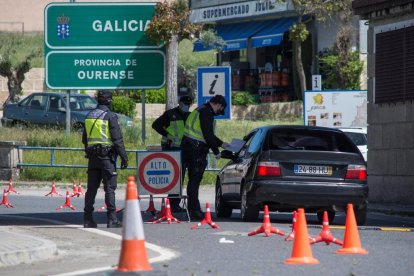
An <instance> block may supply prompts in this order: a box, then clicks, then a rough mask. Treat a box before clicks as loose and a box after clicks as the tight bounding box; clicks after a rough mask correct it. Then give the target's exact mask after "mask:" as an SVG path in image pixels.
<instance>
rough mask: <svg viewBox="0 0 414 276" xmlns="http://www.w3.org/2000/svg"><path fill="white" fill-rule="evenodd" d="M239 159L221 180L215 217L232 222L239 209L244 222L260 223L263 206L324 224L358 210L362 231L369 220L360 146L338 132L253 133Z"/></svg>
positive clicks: (288, 129) (278, 129) (284, 129)
mask: <svg viewBox="0 0 414 276" xmlns="http://www.w3.org/2000/svg"><path fill="white" fill-rule="evenodd" d="M243 140H244V141H245V142H246V144H245V146H244V147H243V148H242V150H241V151H240V152H238V153H232V152H229V151H223V152H222V157H223V158H228V159H231V161H230V162H229V163H228V164H227V165H225V166H224V168H223V169H222V170H221V171H220V172H219V174H218V175H217V181H216V199H215V207H216V215H217V216H218V217H222V218H228V217H230V216H231V214H232V210H233V209H240V210H241V216H242V219H243V220H244V221H254V220H257V219H258V216H259V211H260V210H262V209H263V206H264V205H268V206H269V210H271V211H281V212H291V211H293V210H295V209H297V208H305V209H306V211H307V212H316V213H317V214H318V219H319V221H322V215H323V211H325V210H326V211H328V217H329V221H330V222H332V221H333V219H334V217H335V212H336V211H345V210H346V204H347V203H352V204H353V205H354V211H355V217H356V220H357V223H358V224H359V225H363V224H364V223H365V220H366V213H367V198H368V185H367V173H366V165H365V161H364V158H363V156H362V155H361V152H360V151H359V150H358V148H357V146H355V145H354V143H353V142H352V141H351V140H350V139H349V138H348V137H347V136H346V135H345V134H344V133H343V132H342V131H340V130H337V129H333V128H324V127H309V126H265V127H260V128H257V129H254V130H253V131H251V132H250V133H249V134H247V135H246V136H245V137H244V138H243Z"/></svg>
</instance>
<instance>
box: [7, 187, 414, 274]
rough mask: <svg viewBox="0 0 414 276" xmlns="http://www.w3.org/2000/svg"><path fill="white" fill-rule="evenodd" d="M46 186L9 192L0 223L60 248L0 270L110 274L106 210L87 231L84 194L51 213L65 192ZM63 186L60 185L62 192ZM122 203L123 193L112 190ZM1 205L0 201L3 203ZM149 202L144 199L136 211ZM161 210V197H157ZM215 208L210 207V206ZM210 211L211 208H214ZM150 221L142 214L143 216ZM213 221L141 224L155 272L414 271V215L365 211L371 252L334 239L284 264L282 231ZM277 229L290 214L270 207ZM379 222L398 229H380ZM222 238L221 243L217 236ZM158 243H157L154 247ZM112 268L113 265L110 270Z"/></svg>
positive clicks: (113, 242)
mask: <svg viewBox="0 0 414 276" xmlns="http://www.w3.org/2000/svg"><path fill="white" fill-rule="evenodd" d="M49 190H50V189H48V188H37V189H18V191H19V192H20V194H19V195H10V196H9V200H10V202H11V203H12V204H13V205H14V206H15V208H13V209H6V208H0V225H2V226H5V227H9V228H10V229H11V230H14V231H23V232H26V233H30V234H32V235H36V236H39V237H42V238H44V239H48V240H51V241H53V242H55V243H56V245H57V247H58V253H57V254H56V255H55V256H53V257H52V258H49V259H48V260H45V261H41V262H38V263H33V264H21V265H17V266H10V267H4V268H2V269H1V272H0V275H82V274H87V275H108V274H113V272H112V271H113V266H116V265H117V264H118V261H119V255H120V240H121V236H122V230H121V229H107V228H105V224H106V215H105V213H104V212H99V213H96V215H97V216H96V219H97V222H98V223H99V228H98V230H96V231H85V229H83V228H82V227H81V224H82V217H83V214H82V208H83V198H72V199H71V202H72V204H73V205H74V206H75V207H76V208H77V210H76V211H71V210H69V209H63V210H61V211H55V209H56V208H57V207H59V206H60V205H62V204H63V203H64V201H65V199H64V197H54V198H49V197H45V196H44V195H45V194H46V193H47V192H49ZM212 190H213V189H212V188H211V187H210V188H203V189H202V191H201V195H202V200H201V201H202V202H203V204H205V202H206V201H209V202H210V203H211V204H213V202H214V199H213V198H214V196H213V191H212ZM60 192H62V190H60ZM117 198H118V205H119V206H120V207H122V206H123V198H124V191H123V190H120V191H119V192H118V195H117ZM101 206H103V192H102V191H100V192H99V194H98V198H97V202H96V207H101ZM1 207H3V206H1ZM147 207H148V201H147V200H142V201H141V209H142V210H143V209H146V208H147ZM156 207H157V208H159V200H157V201H156ZM212 209H213V208H212ZM213 211H214V210H213ZM148 219H149V216H148V215H144V221H147V220H148ZM213 220H214V221H215V222H216V223H218V225H219V226H220V229H211V228H210V227H208V226H202V227H200V228H199V229H195V230H192V229H191V226H192V225H194V224H195V223H194V222H191V223H187V222H183V223H180V224H171V225H168V224H155V225H154V224H149V223H144V231H145V236H146V242H147V243H149V244H150V248H148V249H147V252H148V255H149V259H150V261H151V265H152V268H153V270H154V272H152V273H144V275H146V274H155V275H297V274H301V275H413V271H414V264H413V262H412V260H413V259H414V252H413V251H412V248H413V247H414V233H413V232H412V231H411V230H412V229H411V228H414V218H401V217H398V216H389V215H385V214H380V213H369V215H368V221H367V225H366V226H364V227H360V230H359V235H360V240H361V244H362V247H363V248H365V249H366V250H368V251H369V254H368V255H338V254H335V251H336V250H338V249H339V248H340V246H338V245H335V244H330V245H326V244H322V243H319V244H316V245H312V247H311V248H312V252H313V256H314V257H315V258H316V259H318V260H319V262H320V264H318V265H311V266H309V265H285V264H284V263H283V262H284V261H285V260H286V259H288V258H289V257H290V256H291V253H292V245H293V242H286V241H284V237H281V236H275V235H272V236H271V237H265V236H263V235H257V236H252V237H248V236H247V233H249V232H251V231H253V230H255V229H256V228H258V227H259V226H260V225H261V219H260V221H257V222H253V223H246V222H242V221H241V219H240V218H239V214H238V213H237V212H234V213H233V216H232V218H230V219H226V220H219V219H216V218H215V216H214V213H213ZM344 221H345V216H344V215H339V216H337V218H336V219H335V224H334V225H331V230H332V233H333V235H334V236H335V237H336V238H339V239H343V235H344V230H343V227H342V226H343V224H344ZM271 222H272V225H273V226H274V227H277V228H279V229H280V230H282V231H284V232H285V233H290V231H291V229H290V225H291V214H287V213H271ZM307 222H308V231H309V234H310V235H311V236H316V235H317V234H318V233H319V232H320V230H321V229H320V227H319V225H318V223H317V219H316V216H315V215H313V214H307ZM58 223H59V224H58ZM380 227H382V228H385V227H403V229H395V228H393V229H389V230H393V231H379V230H378V229H379V228H380ZM223 239H224V241H226V242H225V243H223V242H222V241H223ZM157 246H158V247H157ZM111 267H112V268H111Z"/></svg>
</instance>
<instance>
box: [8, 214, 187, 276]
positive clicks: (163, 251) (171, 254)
mask: <svg viewBox="0 0 414 276" xmlns="http://www.w3.org/2000/svg"><path fill="white" fill-rule="evenodd" d="M1 216H5V217H14V218H24V219H30V220H38V221H44V222H49V223H53V224H57V225H59V226H60V227H69V228H74V229H79V230H82V231H86V232H90V233H94V234H97V235H101V236H105V237H108V238H113V239H116V240H120V241H122V236H121V235H118V234H115V233H111V232H107V231H103V230H100V229H96V228H83V227H82V226H81V225H78V224H65V223H63V222H62V221H58V220H53V219H45V218H33V217H27V216H20V215H1ZM145 247H146V248H147V249H150V250H153V251H155V252H157V253H158V254H159V256H157V257H153V258H150V259H149V260H148V261H149V262H150V263H157V262H164V261H169V260H171V259H174V258H177V257H178V256H179V254H178V253H177V252H175V251H173V250H171V249H169V248H165V247H161V246H159V245H156V244H153V243H148V242H145ZM113 269H116V267H114V266H106V267H97V268H92V269H87V270H77V271H72V272H69V273H63V274H55V276H69V275H82V274H86V273H94V272H101V271H107V270H113Z"/></svg>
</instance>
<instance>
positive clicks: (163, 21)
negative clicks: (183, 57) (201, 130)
mask: <svg viewBox="0 0 414 276" xmlns="http://www.w3.org/2000/svg"><path fill="white" fill-rule="evenodd" d="M189 17H190V9H189V7H188V5H187V1H186V0H175V1H172V2H170V3H169V2H168V1H166V0H165V1H164V2H159V3H157V5H156V7H155V15H154V17H153V18H152V20H151V22H150V24H149V25H148V28H147V30H146V31H145V34H146V35H147V36H148V38H149V39H150V40H151V41H153V42H155V43H165V44H166V49H167V66H166V94H167V106H166V108H167V109H170V108H173V107H174V106H176V105H177V103H178V99H177V60H178V44H179V42H180V41H181V40H183V39H185V38H191V37H192V36H193V35H194V34H195V33H196V32H198V31H199V29H200V26H199V25H195V24H193V23H191V22H190V19H189Z"/></svg>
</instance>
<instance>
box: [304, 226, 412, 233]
mask: <svg viewBox="0 0 414 276" xmlns="http://www.w3.org/2000/svg"><path fill="white" fill-rule="evenodd" d="M308 228H318V229H319V228H322V226H321V225H308ZM329 228H330V229H339V230H345V226H340V225H330V226H329ZM358 230H374V231H395V232H414V229H413V228H404V227H380V226H358Z"/></svg>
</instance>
